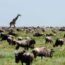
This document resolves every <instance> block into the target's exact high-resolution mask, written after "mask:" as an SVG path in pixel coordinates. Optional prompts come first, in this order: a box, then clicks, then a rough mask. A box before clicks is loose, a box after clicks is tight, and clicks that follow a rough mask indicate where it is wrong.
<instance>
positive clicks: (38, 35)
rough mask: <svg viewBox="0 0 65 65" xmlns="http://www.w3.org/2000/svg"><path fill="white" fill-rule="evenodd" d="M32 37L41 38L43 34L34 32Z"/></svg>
mask: <svg viewBox="0 0 65 65" xmlns="http://www.w3.org/2000/svg"><path fill="white" fill-rule="evenodd" d="M33 36H36V37H40V36H43V34H41V33H39V32H36V33H35V34H33Z"/></svg>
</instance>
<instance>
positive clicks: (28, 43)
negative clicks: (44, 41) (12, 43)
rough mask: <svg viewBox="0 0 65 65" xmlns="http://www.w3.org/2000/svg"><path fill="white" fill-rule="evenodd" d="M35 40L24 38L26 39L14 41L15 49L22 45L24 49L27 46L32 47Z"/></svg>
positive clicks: (27, 47)
mask: <svg viewBox="0 0 65 65" xmlns="http://www.w3.org/2000/svg"><path fill="white" fill-rule="evenodd" d="M35 43H36V41H35V40H34V39H26V40H21V41H16V45H17V46H16V49H18V48H19V47H24V48H25V49H26V50H28V49H29V48H34V45H35Z"/></svg>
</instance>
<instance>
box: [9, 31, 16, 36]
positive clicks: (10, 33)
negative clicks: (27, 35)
mask: <svg viewBox="0 0 65 65" xmlns="http://www.w3.org/2000/svg"><path fill="white" fill-rule="evenodd" d="M8 34H9V35H12V36H16V35H17V33H16V32H9V33H8Z"/></svg>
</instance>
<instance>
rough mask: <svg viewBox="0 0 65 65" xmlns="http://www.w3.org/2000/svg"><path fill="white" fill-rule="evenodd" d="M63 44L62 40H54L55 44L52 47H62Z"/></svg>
mask: <svg viewBox="0 0 65 65" xmlns="http://www.w3.org/2000/svg"><path fill="white" fill-rule="evenodd" d="M63 44H64V40H63V39H56V42H55V44H54V45H53V47H57V46H62V45H63Z"/></svg>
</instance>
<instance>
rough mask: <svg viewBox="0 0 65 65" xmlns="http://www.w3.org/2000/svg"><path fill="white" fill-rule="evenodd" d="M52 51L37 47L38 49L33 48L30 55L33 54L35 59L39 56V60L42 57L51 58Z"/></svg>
mask: <svg viewBox="0 0 65 65" xmlns="http://www.w3.org/2000/svg"><path fill="white" fill-rule="evenodd" d="M53 52H54V50H53V49H48V48H46V47H38V48H34V49H33V50H32V53H33V54H34V57H35V58H36V57H37V56H40V57H41V59H42V57H43V56H44V57H52V56H53Z"/></svg>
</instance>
